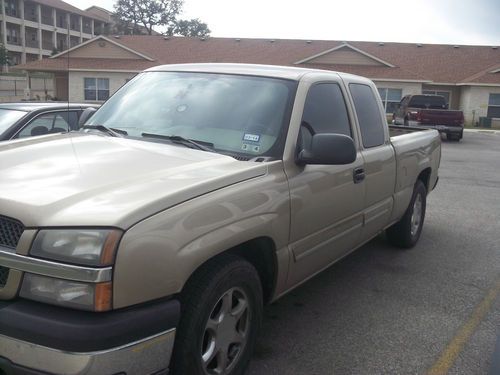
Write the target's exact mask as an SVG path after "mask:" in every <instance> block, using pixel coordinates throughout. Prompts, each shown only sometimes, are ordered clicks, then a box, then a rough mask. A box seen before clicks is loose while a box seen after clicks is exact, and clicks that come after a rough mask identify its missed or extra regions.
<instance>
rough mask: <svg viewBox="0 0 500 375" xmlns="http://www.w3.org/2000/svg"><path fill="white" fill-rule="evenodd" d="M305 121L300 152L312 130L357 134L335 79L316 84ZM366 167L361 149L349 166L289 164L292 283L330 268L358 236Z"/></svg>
mask: <svg viewBox="0 0 500 375" xmlns="http://www.w3.org/2000/svg"><path fill="white" fill-rule="evenodd" d="M302 125H303V126H301V130H300V133H299V139H298V141H297V144H298V148H299V151H300V149H307V147H309V145H310V142H311V138H312V135H311V131H313V132H314V133H340V134H345V135H349V136H351V137H354V132H353V129H352V126H351V121H350V116H349V114H348V111H347V107H346V103H345V93H344V92H343V89H342V86H341V85H339V84H338V83H335V82H325V83H318V84H315V85H313V86H311V88H310V89H309V92H308V95H307V98H306V102H305V107H304V112H303V118H302ZM332 152H335V150H332ZM362 167H363V158H362V155H361V153H360V152H358V154H357V158H356V161H355V162H354V163H352V164H348V165H306V166H290V167H287V168H288V170H287V171H286V173H287V176H288V178H289V185H290V194H291V216H292V218H291V234H290V236H291V237H290V248H291V251H292V253H293V261H292V264H291V268H290V272H289V280H288V286H290V287H291V286H293V285H295V284H296V283H298V282H300V281H302V280H304V279H305V278H307V277H308V276H310V275H312V274H314V273H316V272H318V271H320V270H322V269H323V268H326V267H327V266H328V265H330V264H331V263H332V262H333V261H335V260H337V259H338V258H340V257H342V256H344V255H345V254H346V253H347V252H348V251H349V250H351V249H352V248H353V246H355V244H356V242H357V241H359V238H360V235H361V227H362V213H363V212H362V211H363V202H364V193H365V189H364V184H363V183H362V182H361V183H354V178H353V173H354V170H355V169H359V168H362Z"/></svg>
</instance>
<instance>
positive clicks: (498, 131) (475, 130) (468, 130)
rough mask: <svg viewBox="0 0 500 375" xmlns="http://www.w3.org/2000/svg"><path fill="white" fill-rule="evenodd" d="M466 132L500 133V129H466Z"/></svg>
mask: <svg viewBox="0 0 500 375" xmlns="http://www.w3.org/2000/svg"><path fill="white" fill-rule="evenodd" d="M464 132H466V133H485V134H500V130H495V129H464Z"/></svg>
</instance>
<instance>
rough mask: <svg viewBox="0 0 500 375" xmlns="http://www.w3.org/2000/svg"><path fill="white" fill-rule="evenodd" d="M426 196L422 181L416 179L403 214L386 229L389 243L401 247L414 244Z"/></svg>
mask: <svg viewBox="0 0 500 375" xmlns="http://www.w3.org/2000/svg"><path fill="white" fill-rule="evenodd" d="M426 197H427V189H426V188H425V185H424V184H423V183H422V181H420V180H418V181H417V182H416V183H415V187H414V188H413V195H412V197H411V200H410V204H409V205H408V208H407V209H406V212H405V214H404V215H403V217H402V218H401V220H399V221H398V222H397V223H396V224H394V225H392V226H391V227H389V228H387V230H386V235H387V239H388V240H389V242H390V243H391V244H393V245H395V246H398V247H402V248H411V247H413V246H415V244H416V243H417V241H418V239H419V238H420V233H422V227H423V225H424V218H425V208H426Z"/></svg>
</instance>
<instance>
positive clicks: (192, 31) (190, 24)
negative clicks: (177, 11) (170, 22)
mask: <svg viewBox="0 0 500 375" xmlns="http://www.w3.org/2000/svg"><path fill="white" fill-rule="evenodd" d="M167 34H168V35H182V36H191V37H207V36H209V35H210V29H209V28H208V25H207V24H206V23H204V22H201V21H200V20H199V19H198V18H193V19H191V20H179V21H177V22H176V23H175V25H174V26H173V27H172V28H170V29H169V30H168V32H167Z"/></svg>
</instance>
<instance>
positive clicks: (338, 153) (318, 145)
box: [297, 134, 356, 165]
mask: <svg viewBox="0 0 500 375" xmlns="http://www.w3.org/2000/svg"><path fill="white" fill-rule="evenodd" d="M355 160H356V146H354V141H353V140H352V138H351V137H348V136H347V135H343V134H314V135H313V136H312V140H311V149H310V150H302V151H300V152H299V154H298V155H297V163H298V164H301V165H304V164H324V165H341V164H350V163H353V162H354V161H355Z"/></svg>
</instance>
